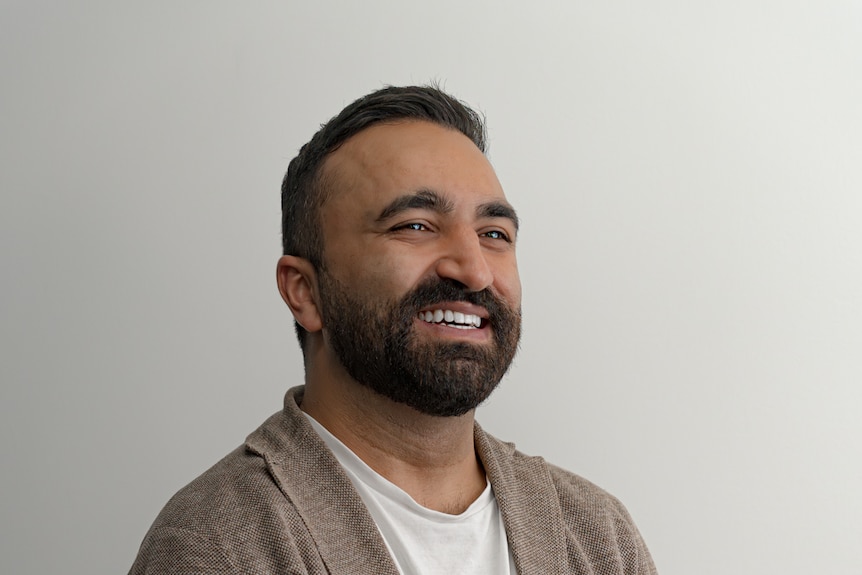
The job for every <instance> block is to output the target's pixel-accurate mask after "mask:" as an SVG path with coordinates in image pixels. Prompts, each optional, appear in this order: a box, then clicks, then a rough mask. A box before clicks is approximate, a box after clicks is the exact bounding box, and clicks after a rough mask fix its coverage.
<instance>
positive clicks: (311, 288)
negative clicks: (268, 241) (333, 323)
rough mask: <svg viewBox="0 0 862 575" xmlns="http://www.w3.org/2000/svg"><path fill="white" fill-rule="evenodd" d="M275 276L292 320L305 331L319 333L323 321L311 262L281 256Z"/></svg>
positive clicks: (315, 276)
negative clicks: (291, 314)
mask: <svg viewBox="0 0 862 575" xmlns="http://www.w3.org/2000/svg"><path fill="white" fill-rule="evenodd" d="M275 275H276V280H277V281H278V291H279V293H281V298H282V299H283V300H284V303H286V304H287V307H289V308H290V311H291V313H293V317H294V319H295V320H296V321H297V322H298V323H299V325H301V326H302V327H304V328H305V329H306V331H309V332H315V331H320V329H321V328H322V327H323V321H322V319H321V316H320V308H319V306H318V303H317V301H318V300H317V272H316V270H315V269H314V266H312V265H311V262H309V261H308V260H306V259H303V258H300V257H296V256H281V257H280V258H279V260H278V266H277V268H276V271H275Z"/></svg>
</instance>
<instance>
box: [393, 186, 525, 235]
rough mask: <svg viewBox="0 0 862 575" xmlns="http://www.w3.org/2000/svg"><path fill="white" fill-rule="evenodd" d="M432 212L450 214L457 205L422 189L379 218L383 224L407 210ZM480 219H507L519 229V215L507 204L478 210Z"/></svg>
mask: <svg viewBox="0 0 862 575" xmlns="http://www.w3.org/2000/svg"><path fill="white" fill-rule="evenodd" d="M417 209H418V210H431V211H433V212H437V213H439V214H448V213H451V212H453V211H454V210H455V205H454V204H453V203H452V202H451V201H450V200H448V199H446V198H444V197H443V196H441V195H440V194H438V193H437V192H435V191H434V190H429V189H421V190H418V191H417V192H414V193H412V194H404V195H403V196H399V197H397V198H395V199H394V200H392V201H391V202H390V203H389V204H388V205H387V206H386V207H385V208H383V210H381V212H380V215H379V216H377V221H378V222H383V221H386V220H388V219H389V218H392V217H395V216H397V215H398V214H400V213H402V212H406V211H407V210H417ZM476 215H477V216H478V217H480V218H505V219H507V220H510V221H511V222H512V224H513V225H514V226H515V230H516V231H517V230H518V229H519V220H518V214H517V213H516V212H515V208H513V207H512V206H510V205H509V204H507V203H505V202H499V201H492V202H487V203H484V204H481V205H480V206H479V207H478V208H476Z"/></svg>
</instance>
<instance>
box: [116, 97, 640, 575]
mask: <svg viewBox="0 0 862 575" xmlns="http://www.w3.org/2000/svg"><path fill="white" fill-rule="evenodd" d="M484 152H485V131H484V125H483V123H482V121H481V118H480V117H479V116H478V115H477V114H476V113H475V112H473V111H472V110H470V109H469V108H467V107H466V106H465V105H463V104H462V103H461V102H459V101H457V100H455V99H453V98H452V97H451V96H449V95H447V94H445V93H443V92H441V91H440V90H438V89H436V88H432V87H406V88H385V89H383V90H380V91H378V92H375V93H372V94H370V95H368V96H366V97H364V98H361V99H359V100H357V101H356V102H354V103H352V104H351V105H349V106H348V107H347V108H345V109H344V110H343V111H342V112H341V113H340V114H339V115H338V116H336V117H335V118H333V119H332V120H330V121H329V122H328V123H327V124H325V125H324V126H323V127H322V128H321V130H320V131H319V132H318V133H317V134H315V135H314V137H313V138H312V139H311V141H310V142H309V143H308V144H306V145H305V146H303V148H302V149H301V150H300V152H299V154H298V156H297V157H296V158H294V159H293V161H291V163H290V166H289V168H288V171H287V175H286V176H285V179H284V183H283V186H282V210H283V243H284V245H283V248H284V255H283V256H282V257H281V259H280V260H279V262H278V267H277V279H278V287H279V291H280V292H281V295H282V297H283V298H284V301H285V302H286V303H287V305H288V307H289V309H290V311H291V312H292V314H293V317H294V319H295V323H296V331H297V335H298V338H299V342H300V346H301V347H302V351H303V356H304V360H305V385H304V386H298V387H294V388H293V389H291V390H290V391H288V393H287V396H286V398H285V405H284V409H283V411H281V412H279V413H277V414H276V415H274V416H272V417H271V418H270V419H268V420H267V421H266V422H265V423H264V424H263V425H262V426H261V427H260V428H259V429H258V430H257V431H255V432H254V433H252V434H251V435H250V436H249V437H248V439H247V440H246V443H245V444H244V445H243V446H242V447H240V448H238V449H237V450H235V451H234V452H233V453H231V454H229V455H228V456H227V457H226V458H225V459H223V460H222V461H221V462H219V463H217V464H216V465H215V466H214V467H213V468H211V469H210V470H209V471H207V472H206V473H204V474H203V475H202V476H201V477H199V478H198V479H196V480H195V481H193V482H192V483H191V484H190V485H188V486H187V487H185V488H184V489H183V490H181V491H180V492H179V493H178V494H177V495H176V496H175V497H174V498H173V499H172V500H171V501H170V502H169V503H168V505H167V506H166V507H165V509H164V510H163V511H162V513H161V514H160V515H159V517H158V518H157V519H156V522H155V523H154V524H153V526H152V528H151V529H150V531H149V533H148V534H147V536H146V538H145V540H144V542H143V544H142V546H141V549H140V552H139V554H138V558H137V560H136V562H135V564H134V565H133V566H132V570H131V573H132V574H144V573H148V574H156V573H158V574H162V573H164V574H167V573H172V574H183V573H248V574H252V573H253V574H263V573H271V574H276V573H279V574H283V573H289V574H300V573H302V574H305V573H308V574H324V573H330V574H344V575H356V574H364V573H367V574H375V575H378V574H389V575H396V574H398V573H402V574H426V573H427V574H446V575H452V574H454V573H458V574H479V573H482V574H494V575H500V574H515V573H519V574H521V575H526V574H531V573H532V574H536V575H547V574H550V573H555V574H556V573H584V574H587V573H589V574H597V575H604V574H608V575H609V574H641V573H643V574H652V573H655V568H654V566H653V564H652V560H651V558H650V555H649V552H648V551H647V549H646V546H645V545H644V543H643V541H642V540H641V537H640V535H639V534H638V532H637V529H636V528H635V526H634V524H633V523H632V521H631V518H630V517H629V515H628V513H627V512H626V510H625V508H624V507H623V506H622V505H621V504H620V503H619V502H618V501H617V500H616V499H614V498H613V497H612V496H610V495H608V494H607V493H606V492H604V491H602V490H601V489H599V488H598V487H596V486H594V485H592V484H591V483H589V482H587V481H585V480H583V479H581V478H580V477H578V476H576V475H573V474H571V473H569V472H566V471H563V470H561V469H559V468H557V467H554V466H552V465H549V464H547V463H546V462H545V461H544V460H542V459H541V458H536V457H528V456H526V455H524V454H521V453H520V452H518V451H516V450H515V449H514V447H513V446H512V445H511V444H506V443H502V442H500V441H498V440H497V439H495V438H493V437H491V436H489V435H488V434H486V433H485V432H484V431H482V429H481V428H480V427H478V425H477V424H476V423H475V421H474V413H475V409H476V407H477V406H478V405H479V404H480V403H482V402H483V401H484V400H485V399H486V398H487V397H488V396H489V395H490V394H491V392H492V391H493V390H494V388H495V387H496V385H497V384H498V383H499V381H500V379H501V378H502V377H503V375H504V374H505V372H506V370H507V369H508V368H509V365H510V364H511V362H512V358H513V357H514V355H515V352H516V350H517V347H518V341H519V337H520V327H521V308H520V305H521V286H520V279H519V276H518V268H517V261H516V257H515V246H516V242H517V235H518V217H517V215H516V212H515V210H514V209H513V208H512V206H511V205H510V204H509V202H508V201H507V200H506V197H505V194H504V193H503V189H502V187H501V186H500V183H499V181H498V180H497V177H496V175H495V173H494V170H493V168H492V167H491V164H490V163H489V162H488V160H487V158H486V157H485V154H484Z"/></svg>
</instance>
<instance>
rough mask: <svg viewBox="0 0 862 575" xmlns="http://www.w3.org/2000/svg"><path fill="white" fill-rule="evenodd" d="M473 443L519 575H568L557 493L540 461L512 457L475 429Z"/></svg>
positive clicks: (512, 453) (506, 446)
mask: <svg viewBox="0 0 862 575" xmlns="http://www.w3.org/2000/svg"><path fill="white" fill-rule="evenodd" d="M475 443H476V450H477V451H478V454H479V458H480V459H481V461H482V464H483V465H484V466H485V473H486V474H487V475H488V480H489V481H490V482H491V487H492V488H493V490H494V496H495V497H496V499H497V504H498V505H499V507H500V513H501V515H502V516H503V524H504V525H505V527H506V536H507V537H508V539H509V545H510V547H511V549H512V556H513V557H514V559H515V567H516V568H517V569H518V575H549V574H554V573H566V571H567V559H566V539H565V528H564V525H563V516H562V512H561V511H560V502H559V498H558V497H557V491H556V489H555V488H554V485H553V482H552V481H551V476H550V473H549V472H548V468H547V465H546V464H545V461H544V460H543V459H542V458H541V457H527V456H524V455H521V454H516V453H515V446H514V445H512V444H511V443H503V442H500V441H499V440H497V439H495V438H493V437H491V436H490V435H488V434H487V433H485V432H484V431H483V430H482V428H481V427H479V425H478V424H476V427H475Z"/></svg>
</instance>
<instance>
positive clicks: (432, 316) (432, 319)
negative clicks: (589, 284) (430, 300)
mask: <svg viewBox="0 0 862 575" xmlns="http://www.w3.org/2000/svg"><path fill="white" fill-rule="evenodd" d="M417 317H418V318H419V319H420V320H422V321H424V322H425V323H430V324H437V325H445V326H447V327H454V328H455V329H480V328H481V327H482V322H483V319H482V318H481V317H479V316H478V315H475V314H472V313H463V312H460V311H454V310H451V309H433V310H425V311H420V312H419V314H418V316H417ZM484 321H485V322H486V323H487V320H484Z"/></svg>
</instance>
